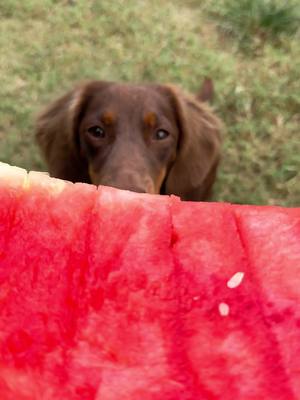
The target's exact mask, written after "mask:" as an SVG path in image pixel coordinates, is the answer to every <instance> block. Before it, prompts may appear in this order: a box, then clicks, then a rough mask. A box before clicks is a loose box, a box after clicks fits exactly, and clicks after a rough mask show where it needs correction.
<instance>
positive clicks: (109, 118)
mask: <svg viewBox="0 0 300 400" xmlns="http://www.w3.org/2000/svg"><path fill="white" fill-rule="evenodd" d="M115 120H116V114H115V113H114V112H112V111H106V112H104V113H103V115H102V116H101V121H102V122H103V123H104V124H105V125H112V124H113V123H114V122H115Z"/></svg>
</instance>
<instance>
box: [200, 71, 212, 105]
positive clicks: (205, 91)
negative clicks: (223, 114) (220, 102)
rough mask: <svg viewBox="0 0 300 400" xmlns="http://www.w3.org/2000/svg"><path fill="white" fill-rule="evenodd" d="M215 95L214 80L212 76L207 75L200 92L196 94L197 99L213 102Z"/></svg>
mask: <svg viewBox="0 0 300 400" xmlns="http://www.w3.org/2000/svg"><path fill="white" fill-rule="evenodd" d="M214 96H215V89H214V82H213V80H212V79H211V78H209V77H205V78H204V80H203V82H202V86H201V88H200V90H199V93H198V94H197V95H196V97H197V99H198V100H200V101H205V102H207V103H212V101H213V99H214Z"/></svg>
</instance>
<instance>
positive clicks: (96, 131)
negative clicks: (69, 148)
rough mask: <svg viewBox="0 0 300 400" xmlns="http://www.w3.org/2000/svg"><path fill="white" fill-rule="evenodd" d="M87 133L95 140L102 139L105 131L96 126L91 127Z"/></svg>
mask: <svg viewBox="0 0 300 400" xmlns="http://www.w3.org/2000/svg"><path fill="white" fill-rule="evenodd" d="M88 132H89V133H90V134H91V136H93V137H94V138H96V139H103V138H104V137H105V136H106V134H105V130H104V129H103V128H101V127H100V126H97V125H96V126H91V127H90V128H89V129H88Z"/></svg>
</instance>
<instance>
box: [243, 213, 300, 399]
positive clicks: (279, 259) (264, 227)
mask: <svg viewBox="0 0 300 400" xmlns="http://www.w3.org/2000/svg"><path fill="white" fill-rule="evenodd" d="M236 213H237V220H238V227H239V229H240V234H241V237H242V238H243V239H242V240H243V245H244V247H245V252H246V254H247V257H248V260H249V267H250V268H251V271H252V276H253V281H254V282H255V286H256V288H257V292H258V295H259V297H260V298H261V299H263V301H261V307H262V312H263V314H264V316H265V319H266V323H267V325H268V328H269V331H270V333H269V336H270V337H273V339H274V341H275V342H276V343H277V349H278V354H279V356H280V358H281V363H282V366H283V368H284V369H285V371H286V374H287V375H288V378H289V381H290V387H291V388H292V389H293V393H294V394H295V396H296V398H300V397H299V396H300V379H299V377H300V376H299V374H300V307H299V304H300V250H299V245H300V209H289V210H287V209H283V208H279V207H269V208H260V207H256V208H253V207H241V208H237V210H236Z"/></svg>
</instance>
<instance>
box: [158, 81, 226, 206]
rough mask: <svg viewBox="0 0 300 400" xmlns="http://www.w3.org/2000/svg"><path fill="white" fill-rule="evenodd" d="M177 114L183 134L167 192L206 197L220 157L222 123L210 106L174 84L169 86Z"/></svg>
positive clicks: (188, 197)
mask: <svg viewBox="0 0 300 400" xmlns="http://www.w3.org/2000/svg"><path fill="white" fill-rule="evenodd" d="M165 89H166V90H167V91H168V96H169V99H170V100H171V101H172V103H173V107H174V110H175V113H176V117H177V123H178V126H179V131H180V137H179V145H178V153H177V156H176V159H175V162H174V164H173V166H172V168H171V170H170V172H169V174H168V176H167V179H166V192H167V193H168V194H172V193H174V194H176V195H178V196H180V197H181V198H182V199H195V200H200V199H205V198H206V197H207V196H206V194H207V193H208V192H209V189H210V187H208V186H211V185H212V183H213V180H214V177H215V171H216V168H217V165H218V162H219V158H220V144H221V136H220V131H221V123H220V121H219V119H218V118H217V117H216V116H215V115H214V113H213V112H212V110H211V109H210V108H209V106H208V105H206V104H204V103H203V102H200V101H198V100H197V98H196V97H194V96H191V95H188V94H185V93H183V92H182V91H180V90H179V89H178V88H176V87H174V86H170V85H168V86H165Z"/></svg>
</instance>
